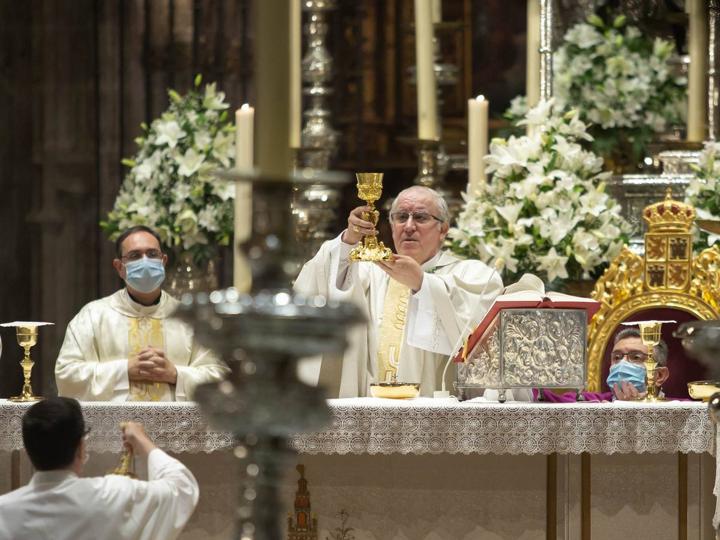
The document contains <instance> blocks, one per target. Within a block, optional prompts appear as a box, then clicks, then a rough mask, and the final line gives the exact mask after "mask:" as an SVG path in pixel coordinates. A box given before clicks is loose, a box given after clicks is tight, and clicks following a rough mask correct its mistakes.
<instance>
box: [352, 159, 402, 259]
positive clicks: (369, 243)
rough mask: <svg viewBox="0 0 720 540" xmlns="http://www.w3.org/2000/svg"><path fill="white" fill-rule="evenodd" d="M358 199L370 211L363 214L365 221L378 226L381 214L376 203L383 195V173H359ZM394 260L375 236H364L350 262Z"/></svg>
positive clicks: (353, 252) (388, 250) (387, 249)
mask: <svg viewBox="0 0 720 540" xmlns="http://www.w3.org/2000/svg"><path fill="white" fill-rule="evenodd" d="M355 176H356V177H357V189H358V197H359V198H361V199H362V200H363V201H365V202H366V203H367V204H368V206H369V207H370V210H368V211H367V212H363V214H362V218H363V219H364V220H365V221H369V222H371V223H372V224H373V225H377V222H378V220H379V219H380V212H378V211H377V209H376V208H375V201H377V200H378V199H379V198H380V195H382V179H383V173H357V174H356V175H355ZM391 258H392V251H390V249H389V248H386V247H385V245H384V244H383V243H382V242H379V241H378V239H377V237H376V236H375V235H369V236H363V239H362V244H360V245H359V246H357V247H355V248H353V250H352V251H351V252H350V260H351V261H352V262H358V261H387V260H390V259H391Z"/></svg>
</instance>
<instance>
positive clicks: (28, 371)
mask: <svg viewBox="0 0 720 540" xmlns="http://www.w3.org/2000/svg"><path fill="white" fill-rule="evenodd" d="M46 324H52V323H44V322H24V321H15V322H11V323H5V324H2V325H0V326H5V327H14V328H15V334H16V336H17V342H18V345H20V346H21V347H22V348H23V350H24V351H25V354H24V355H23V359H22V360H21V361H20V366H21V367H22V370H23V388H22V394H20V395H19V396H13V397H11V398H9V399H10V401H18V402H25V401H38V400H40V399H42V397H40V396H36V395H34V394H33V391H32V368H33V366H34V365H35V362H33V360H32V358H31V357H30V349H32V348H33V347H34V346H35V345H36V344H37V340H38V327H39V326H44V325H46Z"/></svg>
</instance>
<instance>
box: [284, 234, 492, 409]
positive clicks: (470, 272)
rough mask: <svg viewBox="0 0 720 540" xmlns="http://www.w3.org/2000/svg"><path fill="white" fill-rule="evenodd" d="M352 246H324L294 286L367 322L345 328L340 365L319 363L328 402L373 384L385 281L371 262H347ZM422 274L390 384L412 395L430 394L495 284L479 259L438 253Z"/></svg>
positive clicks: (333, 242) (366, 391) (363, 393)
mask: <svg viewBox="0 0 720 540" xmlns="http://www.w3.org/2000/svg"><path fill="white" fill-rule="evenodd" d="M352 247H353V246H351V245H349V244H346V243H344V242H343V241H342V240H341V237H340V236H339V237H337V238H335V239H333V240H329V241H328V242H325V243H324V244H323V245H322V247H321V248H320V250H319V251H318V253H317V254H316V255H315V257H313V258H312V259H311V260H310V261H308V262H307V263H306V264H305V266H303V269H302V271H301V272H300V275H299V276H298V279H297V281H296V282H295V289H296V290H297V291H298V292H300V293H302V294H306V295H308V294H322V295H324V296H326V297H328V298H330V299H332V300H340V301H349V302H353V303H355V304H356V305H357V306H359V307H360V309H361V310H362V312H363V314H364V315H365V317H366V318H367V320H368V321H369V322H368V323H367V324H361V325H358V326H356V327H354V328H351V329H349V332H348V339H349V342H350V345H349V348H348V349H347V351H346V352H345V355H344V357H343V358H342V359H340V358H336V357H332V356H331V355H326V356H325V357H323V359H322V362H321V363H320V371H319V374H318V375H317V379H318V380H319V382H320V383H321V384H322V385H324V386H326V387H327V388H328V397H341V398H345V397H358V396H367V395H369V385H370V383H373V382H377V381H378V367H377V361H376V356H377V350H378V336H379V329H380V325H381V324H382V316H383V304H384V301H385V291H386V289H387V284H388V280H389V279H390V278H389V277H388V275H387V274H386V273H385V272H384V271H383V270H382V269H381V268H379V267H378V266H377V265H375V264H373V263H369V262H361V263H349V262H348V255H349V253H350V250H351V249H352ZM422 268H423V271H424V272H425V274H424V276H423V281H422V286H421V288H420V290H419V291H417V292H416V293H415V294H412V295H410V299H409V302H408V309H407V319H406V324H405V334H404V340H403V343H402V346H401V348H400V361H399V366H398V369H397V380H398V381H400V382H407V383H418V382H419V383H420V384H421V387H420V394H421V395H423V396H432V393H433V391H434V390H437V389H439V386H440V381H441V378H442V372H443V369H444V367H445V362H446V360H447V358H448V355H450V354H451V352H453V351H452V349H453V347H454V346H455V345H456V344H458V343H461V341H462V340H461V333H462V332H463V330H465V329H466V325H467V322H468V319H472V323H471V324H470V325H469V326H467V328H468V330H466V333H469V331H470V330H472V329H473V328H475V326H476V325H477V324H478V323H479V322H480V320H481V319H482V317H483V315H484V314H485V312H486V311H487V309H488V307H489V306H490V304H491V303H492V301H493V299H494V298H495V296H497V294H498V293H499V292H500V290H501V289H502V279H501V278H500V276H499V275H498V273H497V272H494V271H493V270H492V269H491V268H489V267H488V266H487V265H485V264H484V263H482V262H480V261H477V260H461V259H458V258H457V257H455V256H453V255H451V254H450V253H448V252H444V251H441V252H439V253H438V254H437V255H435V256H434V257H433V258H432V259H430V260H429V261H427V262H426V263H424V264H423V265H422ZM465 337H467V336H465ZM452 371H453V370H448V373H449V374H450V373H452ZM448 380H451V379H448Z"/></svg>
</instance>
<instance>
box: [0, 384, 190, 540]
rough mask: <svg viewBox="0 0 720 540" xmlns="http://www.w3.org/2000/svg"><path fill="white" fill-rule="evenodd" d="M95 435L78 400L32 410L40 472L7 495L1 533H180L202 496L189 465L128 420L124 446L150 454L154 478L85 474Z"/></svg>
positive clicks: (63, 539) (60, 536)
mask: <svg viewBox="0 0 720 540" xmlns="http://www.w3.org/2000/svg"><path fill="white" fill-rule="evenodd" d="M87 432H88V430H87V429H86V427H85V421H84V419H83V414H82V410H81V409H80V404H79V403H78V402H77V401H76V400H74V399H71V398H62V397H55V398H49V399H46V400H43V401H40V402H38V403H36V404H35V405H33V406H32V407H30V408H29V409H28V411H27V412H26V413H25V416H23V419H22V435H23V444H24V446H25V450H26V451H27V454H28V457H29V458H30V461H31V462H32V464H33V466H34V467H35V470H36V472H35V474H34V475H33V477H32V479H31V480H30V483H29V484H28V485H27V486H24V487H21V488H19V489H16V490H15V491H12V492H10V493H7V494H5V495H2V496H0V538H3V539H12V540H38V539H41V538H52V539H53V540H125V539H133V540H171V539H174V538H177V536H178V535H179V534H180V532H181V531H182V528H183V527H184V526H185V524H186V523H187V521H188V519H190V516H191V515H192V513H193V511H194V510H195V506H196V505H197V502H198V496H199V490H198V484H197V482H196V480H195V478H194V477H193V475H192V473H191V472H190V471H189V470H188V469H187V467H185V466H184V465H183V464H182V463H180V462H179V461H178V460H176V459H174V458H171V457H170V456H168V455H167V454H166V453H165V452H163V451H162V450H160V449H159V448H157V447H156V446H155V445H154V444H153V443H152V441H151V440H150V439H149V438H148V436H147V435H146V434H145V431H144V430H143V428H142V426H141V425H140V424H136V423H134V422H127V423H126V424H124V425H123V427H122V439H123V443H124V444H125V446H126V447H129V448H131V449H132V450H133V452H134V453H135V454H136V455H139V456H142V457H147V467H148V481H143V480H135V479H132V478H129V477H127V476H117V475H109V476H103V477H95V478H81V477H80V475H81V474H82V470H83V465H84V463H85V461H86V460H87V456H88V453H87V448H86V442H85V435H86V434H87Z"/></svg>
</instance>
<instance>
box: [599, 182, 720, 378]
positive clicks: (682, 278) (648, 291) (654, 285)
mask: <svg viewBox="0 0 720 540" xmlns="http://www.w3.org/2000/svg"><path fill="white" fill-rule="evenodd" d="M643 218H644V219H645V220H646V221H647V222H648V229H649V230H648V233H647V234H646V235H645V248H646V249H645V254H646V255H645V257H641V256H639V255H637V254H635V253H633V252H632V251H630V250H629V249H628V248H627V247H626V246H625V247H623V249H622V251H621V252H620V254H619V255H618V256H617V257H616V258H615V259H614V260H613V261H612V262H611V264H610V266H609V267H608V269H607V270H606V271H605V273H604V274H603V276H602V277H601V278H600V279H599V280H598V281H597V283H596V284H595V289H594V291H593V293H592V295H591V296H592V297H593V298H595V299H596V300H598V301H599V302H600V304H601V307H600V309H599V310H598V312H597V313H596V314H595V316H594V317H593V319H592V321H591V322H590V327H589V329H588V356H587V358H588V360H587V362H588V366H587V389H588V390H589V391H591V392H598V391H599V390H600V387H601V380H600V376H601V368H602V361H603V357H604V353H605V348H606V346H607V344H608V342H609V340H610V339H611V337H612V336H613V335H614V334H615V331H616V329H617V327H618V325H619V324H620V323H621V322H623V321H625V320H626V319H627V318H628V317H631V316H632V315H634V314H635V313H638V312H640V311H644V310H647V309H653V308H670V309H678V310H681V311H685V312H687V313H690V314H691V315H693V316H694V317H697V318H698V319H700V320H707V319H718V318H720V249H718V247H717V246H713V247H711V248H708V249H705V250H703V251H702V252H701V253H700V254H699V255H698V256H697V257H693V254H692V245H691V242H692V228H693V226H694V221H695V210H694V208H692V207H691V206H689V205H686V204H684V203H682V202H680V201H675V200H673V199H672V196H671V194H670V193H668V194H667V196H666V198H665V200H664V201H661V202H659V203H655V204H652V205H650V206H648V207H646V208H645V210H644V212H643ZM648 242H652V243H654V248H653V249H650V250H648ZM678 242H679V243H685V244H686V246H687V249H684V250H683V249H680V250H677V249H673V248H672V247H671V246H677V244H678ZM658 244H660V245H662V246H665V247H664V250H665V251H664V252H663V248H661V249H660V252H658V249H657V246H658ZM686 269H687V272H686ZM650 270H652V272H654V273H655V276H654V277H652V276H651V274H650Z"/></svg>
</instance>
